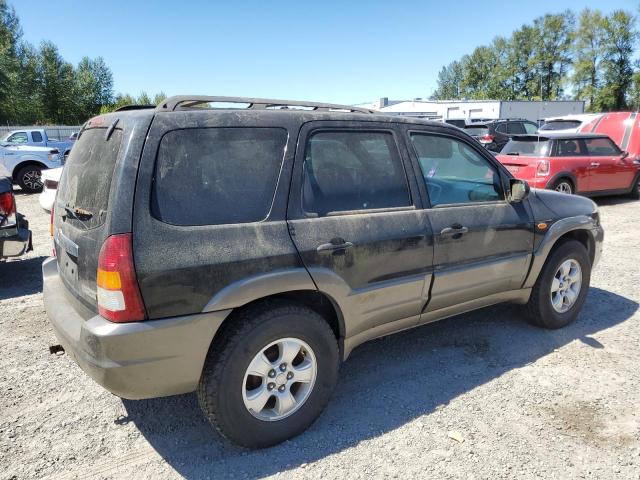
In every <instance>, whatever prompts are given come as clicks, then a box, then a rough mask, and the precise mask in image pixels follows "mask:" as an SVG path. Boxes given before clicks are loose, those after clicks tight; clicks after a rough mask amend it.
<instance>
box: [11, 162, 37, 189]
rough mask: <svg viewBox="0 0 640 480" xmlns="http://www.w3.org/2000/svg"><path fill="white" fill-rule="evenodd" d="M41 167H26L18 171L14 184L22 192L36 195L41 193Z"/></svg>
mask: <svg viewBox="0 0 640 480" xmlns="http://www.w3.org/2000/svg"><path fill="white" fill-rule="evenodd" d="M41 172H42V167H40V166H38V165H27V166H25V167H22V168H21V169H20V170H18V173H17V174H16V182H17V183H18V185H20V188H22V190H23V191H25V192H27V193H37V192H40V191H42V180H41V179H40V175H41Z"/></svg>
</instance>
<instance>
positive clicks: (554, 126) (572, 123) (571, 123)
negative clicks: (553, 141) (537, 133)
mask: <svg viewBox="0 0 640 480" xmlns="http://www.w3.org/2000/svg"><path fill="white" fill-rule="evenodd" d="M581 124H582V122H581V121H580V120H551V121H550V122H547V123H545V124H544V125H542V126H541V127H540V130H546V131H551V130H566V129H568V128H578V127H579V126H580V125H581Z"/></svg>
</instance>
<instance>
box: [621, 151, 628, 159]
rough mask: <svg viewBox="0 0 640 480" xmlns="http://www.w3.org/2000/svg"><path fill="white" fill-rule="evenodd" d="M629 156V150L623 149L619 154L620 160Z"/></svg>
mask: <svg viewBox="0 0 640 480" xmlns="http://www.w3.org/2000/svg"><path fill="white" fill-rule="evenodd" d="M628 156H629V152H627V151H624V152H622V155H620V160H624V159H625V158H627V157H628Z"/></svg>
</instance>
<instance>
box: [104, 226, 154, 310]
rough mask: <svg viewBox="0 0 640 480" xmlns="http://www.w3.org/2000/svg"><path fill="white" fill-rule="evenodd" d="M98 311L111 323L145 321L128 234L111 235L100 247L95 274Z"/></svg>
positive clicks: (130, 240) (129, 235)
mask: <svg viewBox="0 0 640 480" xmlns="http://www.w3.org/2000/svg"><path fill="white" fill-rule="evenodd" d="M96 283H97V291H98V310H99V311H100V315H102V316H103V317H104V318H106V319H107V320H110V321H112V322H136V321H139V320H144V319H145V318H146V316H147V315H146V312H145V309H144V304H143V303H142V296H141V295H140V288H139V287H138V280H137V278H136V271H135V269H134V267H133V246H132V236H131V234H130V233H121V234H117V235H111V236H110V237H107V239H106V240H105V241H104V243H103V244H102V248H101V249H100V257H99V259H98V273H97V282H96Z"/></svg>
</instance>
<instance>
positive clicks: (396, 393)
mask: <svg viewBox="0 0 640 480" xmlns="http://www.w3.org/2000/svg"><path fill="white" fill-rule="evenodd" d="M17 202H18V207H19V210H20V211H21V212H23V213H25V214H26V215H27V217H28V218H29V220H30V222H31V226H32V230H33V232H34V246H35V251H34V252H31V253H30V254H29V255H28V256H27V257H25V258H24V259H21V260H17V261H11V262H6V263H0V351H1V352H2V353H3V355H2V357H0V479H13V478H20V479H22V478H43V477H44V478H46V477H55V478H56V479H58V480H61V479H66V478H149V479H151V478H154V479H156V478H181V477H186V478H194V479H195V478H211V479H217V478H232V477H235V478H254V477H269V476H274V477H295V478H338V477H340V478H344V477H348V478H369V477H394V478H395V477H399V478H466V479H472V478H475V479H480V478H491V479H498V478H523V479H529V478H531V479H533V478H558V479H566V478H597V479H601V478H625V479H626V478H636V479H637V478H640V409H639V407H638V406H639V405H640V368H639V367H638V361H639V359H640V326H639V321H640V314H639V313H638V302H640V268H639V263H640V229H639V227H638V220H639V219H640V201H631V200H627V199H624V198H609V199H603V200H598V203H599V204H600V205H601V210H602V217H603V224H604V226H605V229H606V239H605V253H604V256H603V259H602V261H601V263H600V265H599V266H598V268H597V269H596V270H595V272H594V276H593V280H592V287H591V291H590V292H589V296H588V299H587V303H586V305H585V308H584V310H583V312H582V314H581V315H580V317H579V318H578V320H577V322H576V323H574V324H573V325H571V326H569V327H567V328H565V329H563V330H560V331H544V330H540V329H537V328H534V327H531V326H529V325H528V324H526V323H525V322H524V321H523V319H522V318H521V314H520V311H519V310H518V308H516V307H511V306H499V307H493V308H488V309H485V310H481V311H478V312H475V313H472V314H467V315H463V316H459V317H457V318H453V319H449V320H445V321H443V322H440V323H436V324H432V325H428V326H425V327H421V328H419V329H415V330H412V331H407V332H404V333H400V334H397V335H394V336H391V337H388V338H385V339H381V340H377V341H374V342H371V343H369V344H366V345H364V346H362V347H360V348H358V349H357V350H356V351H355V352H354V353H353V355H352V356H351V358H350V359H349V361H348V362H346V363H345V364H344V366H343V367H342V370H341V376H340V381H339V383H338V387H337V390H336V393H335V395H334V398H333V400H332V401H331V403H330V405H329V407H328V409H327V411H326V412H325V414H324V415H323V416H322V417H321V418H320V419H319V420H318V422H316V423H315V424H314V425H313V426H312V428H311V429H310V430H309V431H308V432H306V433H304V434H303V435H301V436H299V437H297V438H296V439H294V440H292V441H289V442H286V443H284V444H282V445H280V446H277V447H274V448H271V449H267V450H262V451H246V450H243V449H240V448H237V447H235V446H233V445H231V444H229V443H228V442H226V441H225V440H223V439H221V438H220V437H219V436H218V435H217V434H216V432H215V431H214V430H213V429H212V428H211V427H210V426H209V424H208V423H207V422H206V421H205V420H204V418H203V417H202V416H201V414H200V411H199V409H198V406H197V402H196V399H195V395H182V396H178V397H171V398H164V399H156V400H148V401H128V400H121V399H119V398H118V397H115V396H113V395H111V394H109V393H107V392H106V391H104V390H103V389H102V388H101V387H99V386H98V385H96V384H94V383H93V382H92V381H91V380H90V379H89V378H88V377H87V376H86V375H85V374H84V373H83V372H82V371H81V370H80V369H79V368H78V367H77V366H76V365H75V364H74V363H73V362H72V361H71V360H70V359H69V358H68V357H67V356H64V355H63V356H56V355H50V354H49V351H48V347H49V345H52V344H55V343H57V342H56V341H55V337H54V335H53V332H52V329H51V328H50V326H49V324H48V322H47V319H46V314H45V312H44V308H43V305H42V295H41V287H42V281H41V278H40V265H41V263H42V261H43V260H44V258H46V256H47V255H48V254H49V252H50V249H51V247H50V240H49V236H48V221H49V218H48V214H46V213H44V212H43V211H42V210H41V209H40V207H39V205H38V198H37V195H30V196H29V195H22V194H19V195H18V196H17ZM451 432H458V434H459V435H460V436H461V437H460V439H461V440H463V441H462V442H459V441H457V440H455V439H452V438H450V436H449V434H450V433H451ZM453 436H456V435H455V434H453Z"/></svg>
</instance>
